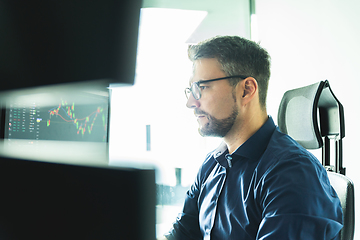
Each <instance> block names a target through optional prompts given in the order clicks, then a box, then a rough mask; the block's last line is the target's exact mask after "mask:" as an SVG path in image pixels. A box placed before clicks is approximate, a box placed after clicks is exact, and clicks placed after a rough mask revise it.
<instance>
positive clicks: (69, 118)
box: [0, 89, 110, 165]
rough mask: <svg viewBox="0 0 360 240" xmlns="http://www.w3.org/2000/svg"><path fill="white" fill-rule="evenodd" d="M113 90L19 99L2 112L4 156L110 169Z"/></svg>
mask: <svg viewBox="0 0 360 240" xmlns="http://www.w3.org/2000/svg"><path fill="white" fill-rule="evenodd" d="M109 98H110V94H109V90H107V91H97V92H88V91H80V90H79V89H65V91H63V90H58V91H49V92H48V91H45V92H43V91H41V92H37V93H34V92H33V91H30V92H29V94H21V95H19V94H16V95H14V96H13V97H9V98H8V99H7V100H6V104H5V105H4V106H3V110H2V112H1V115H2V116H1V131H0V132H1V135H2V138H3V139H1V140H0V155H2V156H8V157H12V158H23V159H32V160H39V161H47V162H48V161H50V162H58V163H71V164H85V165H94V164H95V165H107V164H108V162H109V161H108V137H109V112H110V104H109Z"/></svg>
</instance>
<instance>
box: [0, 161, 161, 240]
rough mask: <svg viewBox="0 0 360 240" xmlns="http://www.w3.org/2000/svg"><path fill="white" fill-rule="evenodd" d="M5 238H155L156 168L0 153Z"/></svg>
mask: <svg viewBox="0 0 360 240" xmlns="http://www.w3.org/2000/svg"><path fill="white" fill-rule="evenodd" d="M0 192H1V197H0V239H4V240H13V239H17V240H18V239H39V240H41V239H46V240H47V239H55V240H56V239H59V240H60V239H61V240H63V239H96V240H98V239H102V240H107V239H126V240H148V239H155V173H154V170H135V169H122V168H115V167H111V168H110V167H106V168H105V167H102V168H100V167H86V166H75V165H67V164H56V163H45V162H37V161H27V160H16V159H9V158H2V157H1V158H0Z"/></svg>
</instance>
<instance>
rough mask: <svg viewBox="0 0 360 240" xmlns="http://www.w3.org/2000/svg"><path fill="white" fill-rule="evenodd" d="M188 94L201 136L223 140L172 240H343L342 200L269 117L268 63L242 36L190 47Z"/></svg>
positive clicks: (198, 179) (314, 161)
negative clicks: (267, 107)
mask: <svg viewBox="0 0 360 240" xmlns="http://www.w3.org/2000/svg"><path fill="white" fill-rule="evenodd" d="M189 58H190V60H191V61H192V62H193V68H194V69H193V70H194V71H193V77H192V79H191V81H190V87H189V88H187V89H186V94H187V97H188V102H187V107H189V108H190V109H193V110H194V113H195V116H196V118H197V121H198V123H199V132H200V134H201V135H202V136H217V137H221V138H223V144H221V145H220V146H219V147H218V148H217V149H216V150H214V151H213V152H211V153H210V154H208V156H207V157H206V159H205V161H204V163H203V164H202V166H201V167H200V169H199V172H198V174H197V177H196V179H195V182H194V183H193V185H192V186H191V188H190V190H189V191H188V192H187V196H186V199H185V203H184V207H183V212H182V213H181V214H179V217H178V218H177V219H176V221H175V223H174V225H173V228H172V229H171V231H170V232H169V234H168V235H166V238H168V239H220V240H225V239H226V240H229V239H239V240H247V239H249V240H250V239H252V240H253V239H266V240H270V239H274V240H279V239H304V240H311V239H314V240H315V239H316V240H320V239H338V237H339V231H340V230H341V228H342V210H341V205H340V201H339V199H338V197H337V195H336V193H335V191H334V189H333V188H332V187H331V185H330V183H329V180H328V177H327V173H326V171H325V169H324V168H323V167H322V165H321V164H320V162H319V161H318V160H317V159H316V158H315V157H314V156H313V155H312V154H311V153H309V152H308V151H306V150H305V149H304V148H302V147H301V146H300V145H299V144H297V143H296V142H295V141H294V140H293V139H291V138H290V137H289V136H287V135H285V134H282V133H281V132H280V131H279V129H278V128H277V127H276V126H275V124H274V122H273V120H272V118H271V117H270V116H268V115H267V112H266V94H267V87H268V81H269V78H270V56H269V55H268V53H267V52H266V50H264V49H263V48H262V47H260V46H259V45H258V44H256V43H254V42H252V41H249V40H246V39H243V38H240V37H230V36H227V37H216V38H213V39H209V40H207V41H204V42H201V43H199V44H198V45H194V46H190V47H189Z"/></svg>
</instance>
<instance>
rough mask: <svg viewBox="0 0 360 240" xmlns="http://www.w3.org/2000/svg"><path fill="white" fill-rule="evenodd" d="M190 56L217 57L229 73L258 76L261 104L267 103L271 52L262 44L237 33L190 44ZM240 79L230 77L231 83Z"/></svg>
mask: <svg viewBox="0 0 360 240" xmlns="http://www.w3.org/2000/svg"><path fill="white" fill-rule="evenodd" d="M188 55H189V59H190V60H191V61H192V62H194V61H196V60H198V59H202V58H216V59H217V60H218V61H219V63H220V64H221V67H222V70H223V71H224V73H225V74H226V75H227V76H233V75H244V76H249V77H253V78H255V79H256V81H257V83H258V86H259V101H260V105H261V106H262V107H263V108H265V107H266V95H267V89H268V85H269V78H270V55H269V54H268V52H267V51H266V50H265V49H264V48H262V47H261V46H260V45H259V44H257V43H255V42H253V41H250V40H248V39H245V38H241V37H238V36H218V37H214V38H211V39H208V40H205V41H203V42H200V43H198V44H196V45H191V46H189V48H188ZM239 81H240V79H229V83H230V84H231V85H232V86H236V84H237V83H238V82H239Z"/></svg>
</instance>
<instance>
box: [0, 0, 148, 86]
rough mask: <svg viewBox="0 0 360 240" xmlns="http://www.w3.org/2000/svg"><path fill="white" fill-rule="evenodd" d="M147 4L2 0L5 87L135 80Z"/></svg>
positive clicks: (133, 0) (135, 0) (0, 59)
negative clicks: (143, 10) (142, 13)
mask: <svg viewBox="0 0 360 240" xmlns="http://www.w3.org/2000/svg"><path fill="white" fill-rule="evenodd" d="M141 5H142V1H141V0H121V1H119V0H95V1H84V0H61V1H56V0H47V1H43V0H32V1H28V0H17V1H9V0H0V36H1V38H0V52H1V54H0V77H1V84H0V92H1V91H8V90H16V89H27V88H32V87H43V86H50V85H58V84H64V83H80V84H81V85H82V86H88V85H89V84H91V85H99V86H102V87H107V86H109V83H126V84H133V83H134V76H135V63H136V51H137V42H138V29H139V16H140V8H141ZM89 82H90V83H89Z"/></svg>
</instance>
